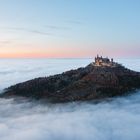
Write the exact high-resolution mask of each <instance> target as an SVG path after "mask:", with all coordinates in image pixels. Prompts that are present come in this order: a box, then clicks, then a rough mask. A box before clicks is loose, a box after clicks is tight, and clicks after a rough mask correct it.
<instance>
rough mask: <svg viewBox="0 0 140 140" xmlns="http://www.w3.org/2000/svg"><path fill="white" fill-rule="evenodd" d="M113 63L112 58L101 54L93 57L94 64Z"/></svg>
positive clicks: (109, 64)
mask: <svg viewBox="0 0 140 140" xmlns="http://www.w3.org/2000/svg"><path fill="white" fill-rule="evenodd" d="M114 64H115V63H114V62H113V58H111V59H109V58H108V57H106V58H103V57H102V56H100V57H99V55H97V57H95V65H96V66H113V65H114Z"/></svg>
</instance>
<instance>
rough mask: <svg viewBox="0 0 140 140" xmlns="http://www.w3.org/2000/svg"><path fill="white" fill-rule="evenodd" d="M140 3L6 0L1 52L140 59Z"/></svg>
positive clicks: (0, 11) (0, 8) (1, 7)
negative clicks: (97, 55)
mask: <svg viewBox="0 0 140 140" xmlns="http://www.w3.org/2000/svg"><path fill="white" fill-rule="evenodd" d="M139 7H140V1H139V0H2V1H0V52H1V53H0V55H1V56H8V55H9V57H10V56H14V55H15V56H18V57H20V55H21V57H22V56H25V57H26V56H27V57H29V56H31V57H32V56H33V57H34V56H39V57H41V56H42V57H92V56H94V55H95V54H96V53H99V54H102V55H109V56H114V55H115V56H116V57H123V56H125V57H139V56H140V39H139V37H140V18H139V17H140V8H139ZM23 50H24V51H23Z"/></svg>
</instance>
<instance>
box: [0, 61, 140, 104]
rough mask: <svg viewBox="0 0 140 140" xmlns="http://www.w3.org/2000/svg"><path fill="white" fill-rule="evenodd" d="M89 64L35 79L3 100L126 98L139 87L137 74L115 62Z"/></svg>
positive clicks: (10, 91)
mask: <svg viewBox="0 0 140 140" xmlns="http://www.w3.org/2000/svg"><path fill="white" fill-rule="evenodd" d="M113 64H114V65H111V66H109V65H100V66H99V65H96V64H95V63H91V64H89V65H88V66H87V67H85V68H79V69H77V70H70V71H67V72H64V73H62V74H58V75H54V76H50V77H43V78H36V79H33V80H30V81H27V82H23V83H19V84H16V85H14V86H11V87H9V88H7V89H6V90H5V92H4V93H3V94H2V97H11V96H23V97H30V98H34V99H47V100H48V101H50V102H68V101H78V100H84V101H85V100H94V99H104V98H107V97H114V96H120V95H126V94H127V93H128V92H129V91H133V90H136V89H139V88H140V73H139V72H135V71H132V70H129V69H127V68H125V67H123V66H121V65H119V64H117V63H114V62H113Z"/></svg>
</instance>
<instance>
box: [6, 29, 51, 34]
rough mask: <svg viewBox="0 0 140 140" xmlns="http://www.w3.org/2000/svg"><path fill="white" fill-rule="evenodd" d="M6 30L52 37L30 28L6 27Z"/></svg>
mask: <svg viewBox="0 0 140 140" xmlns="http://www.w3.org/2000/svg"><path fill="white" fill-rule="evenodd" d="M5 29H8V30H15V31H25V32H29V33H33V34H40V35H47V36H50V35H52V34H51V33H48V32H44V31H40V30H34V29H28V28H21V27H6V28H5Z"/></svg>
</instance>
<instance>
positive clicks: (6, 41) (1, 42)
mask: <svg viewBox="0 0 140 140" xmlns="http://www.w3.org/2000/svg"><path fill="white" fill-rule="evenodd" d="M11 42H12V41H11V40H2V41H1V40H0V44H3V45H6V44H10V43H11Z"/></svg>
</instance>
